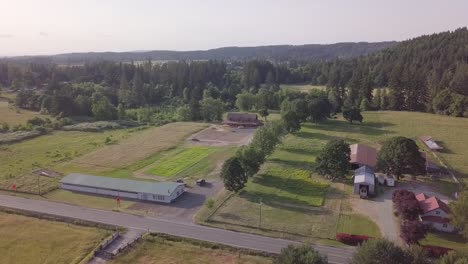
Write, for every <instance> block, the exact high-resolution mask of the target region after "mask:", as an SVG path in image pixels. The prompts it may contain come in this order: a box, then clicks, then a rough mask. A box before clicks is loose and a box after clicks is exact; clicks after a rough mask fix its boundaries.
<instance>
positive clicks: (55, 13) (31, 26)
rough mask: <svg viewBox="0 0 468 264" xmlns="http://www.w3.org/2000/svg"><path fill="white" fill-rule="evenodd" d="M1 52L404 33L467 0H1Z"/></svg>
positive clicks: (440, 27) (434, 27)
mask: <svg viewBox="0 0 468 264" xmlns="http://www.w3.org/2000/svg"><path fill="white" fill-rule="evenodd" d="M0 10H1V12H0V55H3V56H5V55H26V54H28V55H36V54H56V53H64V52H72V51H74V52H81V51H130V50H154V49H171V50H193V49H210V48H216V47H222V46H256V45H272V44H309V43H335V42H344V41H383V40H404V39H408V38H411V37H415V36H418V35H422V34H430V33H433V32H440V31H446V30H454V29H456V28H458V27H464V26H468V0H450V1H440V0H391V1H389V0H322V1H316V0H289V1H287V0H269V1H268V0H230V1H226V0H198V1H197V0H152V1H151V0H0Z"/></svg>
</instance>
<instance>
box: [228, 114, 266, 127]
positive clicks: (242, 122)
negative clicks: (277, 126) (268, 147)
mask: <svg viewBox="0 0 468 264" xmlns="http://www.w3.org/2000/svg"><path fill="white" fill-rule="evenodd" d="M223 124H224V125H228V126H231V127H258V126H262V125H263V122H262V121H261V120H259V119H258V116H257V114H252V113H235V112H230V113H228V114H227V117H226V120H224V121H223Z"/></svg>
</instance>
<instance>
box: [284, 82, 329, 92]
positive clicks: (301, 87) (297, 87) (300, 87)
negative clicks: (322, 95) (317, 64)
mask: <svg viewBox="0 0 468 264" xmlns="http://www.w3.org/2000/svg"><path fill="white" fill-rule="evenodd" d="M280 87H281V88H282V89H285V90H292V91H300V92H309V91H311V90H314V89H317V90H325V89H326V87H325V86H324V85H311V84H280Z"/></svg>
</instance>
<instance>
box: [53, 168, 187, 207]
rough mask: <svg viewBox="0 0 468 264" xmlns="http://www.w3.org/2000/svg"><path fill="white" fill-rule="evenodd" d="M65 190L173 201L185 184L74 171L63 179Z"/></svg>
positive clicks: (181, 191) (182, 191)
mask: <svg viewBox="0 0 468 264" xmlns="http://www.w3.org/2000/svg"><path fill="white" fill-rule="evenodd" d="M60 183H61V187H62V189H65V190H70V191H77V192H84V193H91V194H98V195H109V196H114V197H122V198H130V199H138V200H144V201H154V202H162V203H171V202H173V201H174V200H175V199H176V198H177V197H179V196H180V195H182V194H183V193H184V191H185V190H184V184H183V183H177V182H149V181H134V180H124V179H116V178H110V177H102V176H91V175H85V174H78V173H72V174H69V175H67V176H65V177H64V178H63V179H62V180H61V181H60Z"/></svg>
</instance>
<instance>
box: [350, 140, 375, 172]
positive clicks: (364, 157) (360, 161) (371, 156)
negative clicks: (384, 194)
mask: <svg viewBox="0 0 468 264" xmlns="http://www.w3.org/2000/svg"><path fill="white" fill-rule="evenodd" d="M349 147H350V149H351V160H350V162H351V165H352V166H353V169H357V168H360V167H361V166H368V167H371V168H373V169H375V165H376V164H377V150H376V149H374V148H372V147H369V146H367V145H364V144H352V145H350V146H349Z"/></svg>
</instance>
